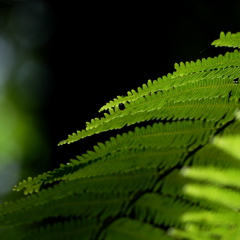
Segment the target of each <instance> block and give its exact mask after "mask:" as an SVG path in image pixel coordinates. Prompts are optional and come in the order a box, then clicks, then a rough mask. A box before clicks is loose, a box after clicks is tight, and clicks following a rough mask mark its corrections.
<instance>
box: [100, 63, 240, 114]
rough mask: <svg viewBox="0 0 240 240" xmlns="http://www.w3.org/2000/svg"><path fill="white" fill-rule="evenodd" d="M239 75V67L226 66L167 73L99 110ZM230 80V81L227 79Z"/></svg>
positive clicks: (235, 77) (234, 77)
mask: <svg viewBox="0 0 240 240" xmlns="http://www.w3.org/2000/svg"><path fill="white" fill-rule="evenodd" d="M239 76H240V67H239V66H235V67H227V68H220V69H214V70H209V71H202V72H193V73H192V74H188V75H183V76H180V75H176V74H175V75H172V74H168V75H167V76H163V77H162V78H158V79H157V80H154V81H152V82H151V81H150V80H148V83H147V85H146V84H143V87H142V88H140V87H139V88H138V89H137V91H135V90H132V91H129V92H127V96H124V97H120V96H118V97H117V98H115V99H114V100H113V101H110V102H109V103H107V104H106V105H104V106H103V107H102V108H101V109H100V110H99V111H100V112H101V111H104V110H109V109H111V108H114V107H116V106H118V105H119V104H120V103H122V104H125V103H131V102H135V101H136V100H138V99H139V98H142V97H144V96H149V95H153V94H156V93H159V92H164V91H165V90H169V89H172V88H177V87H179V86H183V85H185V84H188V83H195V82H198V81H202V80H208V79H220V78H221V79H225V78H229V79H232V80H234V79H237V78H238V77H239ZM229 82H231V81H229Z"/></svg>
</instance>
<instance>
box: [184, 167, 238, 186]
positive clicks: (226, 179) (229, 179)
mask: <svg viewBox="0 0 240 240" xmlns="http://www.w3.org/2000/svg"><path fill="white" fill-rule="evenodd" d="M181 174H182V175H183V176H185V177H189V178H191V179H195V180H200V181H207V182H211V183H214V184H216V185H219V186H232V187H238V188H240V175H239V169H236V168H229V169H219V170H218V171H217V170H216V167H194V168H184V169H182V170H181Z"/></svg>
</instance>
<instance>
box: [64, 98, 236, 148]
mask: <svg viewBox="0 0 240 240" xmlns="http://www.w3.org/2000/svg"><path fill="white" fill-rule="evenodd" d="M147 103H149V105H148V104H147ZM139 105H140V106H141V108H139V110H138V111H137V110H136V109H134V106H130V107H127V108H126V109H125V110H123V111H121V110H119V109H118V108H116V110H115V111H113V110H112V111H111V113H110V114H109V115H106V117H105V118H101V119H95V120H94V121H92V123H91V124H88V126H87V128H86V130H82V131H78V132H77V133H74V134H72V135H69V136H68V139H66V140H63V141H61V142H60V143H59V145H62V144H65V143H72V142H75V141H78V140H80V139H82V138H85V137H87V136H91V135H93V134H97V133H100V132H104V131H108V130H112V129H120V128H122V127H124V126H126V125H127V126H129V125H132V124H135V123H138V122H143V121H149V120H153V119H157V120H165V119H167V120H168V119H171V118H172V119H173V120H176V119H206V120H208V121H216V122H217V121H219V120H220V119H222V118H223V117H224V116H225V115H226V118H225V119H223V120H222V121H221V122H227V121H230V120H231V119H233V117H231V118H230V115H231V116H233V113H234V111H235V109H236V108H238V107H239V103H238V102H237V101H235V100H234V99H233V100H231V99H229V97H228V96H226V97H218V98H211V99H208V98H207V99H200V100H198V99H197V100H190V101H184V102H176V103H175V102H167V103H166V104H163V105H161V104H160V106H159V105H158V101H157V99H156V101H152V102H150V101H147V100H145V99H141V103H139ZM143 106H145V108H144V107H143ZM136 108H137V106H136ZM135 110H136V111H135ZM123 112H125V113H123ZM227 116H228V117H227Z"/></svg>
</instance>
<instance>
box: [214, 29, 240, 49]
mask: <svg viewBox="0 0 240 240" xmlns="http://www.w3.org/2000/svg"><path fill="white" fill-rule="evenodd" d="M212 45H214V46H215V47H237V48H239V47H240V33H231V32H227V33H226V34H225V33H224V32H221V33H220V38H219V39H217V40H215V41H213V42H212Z"/></svg>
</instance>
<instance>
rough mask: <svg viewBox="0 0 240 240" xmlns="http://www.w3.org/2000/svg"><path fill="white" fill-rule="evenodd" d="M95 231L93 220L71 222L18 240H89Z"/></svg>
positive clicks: (56, 224)
mask: <svg viewBox="0 0 240 240" xmlns="http://www.w3.org/2000/svg"><path fill="white" fill-rule="evenodd" d="M97 229H98V225H97V221H96V220H95V219H83V220H71V221H65V222H62V223H55V224H53V225H47V226H46V227H42V228H40V229H36V230H32V231H29V232H28V233H27V234H25V235H24V236H23V237H22V238H21V239H20V240H33V239H34V240H43V239H44V240H45V239H49V240H50V239H51V240H79V239H84V240H90V239H92V236H94V233H96V231H97Z"/></svg>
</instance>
